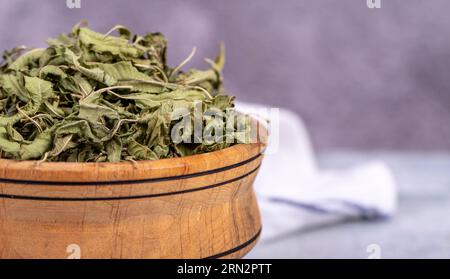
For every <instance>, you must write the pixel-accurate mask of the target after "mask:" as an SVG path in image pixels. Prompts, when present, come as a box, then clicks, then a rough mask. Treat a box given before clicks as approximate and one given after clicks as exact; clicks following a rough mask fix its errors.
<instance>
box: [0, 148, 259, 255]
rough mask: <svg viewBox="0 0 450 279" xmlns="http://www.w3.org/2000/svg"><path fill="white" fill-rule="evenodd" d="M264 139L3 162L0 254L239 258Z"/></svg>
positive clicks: (254, 217)
mask: <svg viewBox="0 0 450 279" xmlns="http://www.w3.org/2000/svg"><path fill="white" fill-rule="evenodd" d="M263 149H264V144H263V143H261V142H258V143H254V144H245V145H244V144H238V145H234V146H232V147H230V148H227V149H224V150H220V151H216V152H211V153H206V154H201V155H195V156H189V157H182V158H175V159H164V160H158V161H141V162H137V163H135V164H133V163H126V162H123V163H63V162H62V163H42V164H39V165H38V164H36V163H35V162H32V161H23V162H18V161H11V160H0V257H1V258H67V257H68V256H69V253H68V252H67V250H66V249H67V247H68V246H69V245H71V244H76V245H78V246H79V247H80V252H81V254H80V256H81V258H209V257H220V258H239V257H242V256H243V255H245V253H246V252H248V251H249V250H250V249H251V247H253V245H254V244H255V243H256V240H257V238H258V236H259V233H260V230H261V223H260V217H259V212H258V206H257V203H256V197H255V193H254V190H253V181H254V179H255V176H256V174H257V172H258V169H259V165H260V164H261V161H262V157H263V156H262V152H263Z"/></svg>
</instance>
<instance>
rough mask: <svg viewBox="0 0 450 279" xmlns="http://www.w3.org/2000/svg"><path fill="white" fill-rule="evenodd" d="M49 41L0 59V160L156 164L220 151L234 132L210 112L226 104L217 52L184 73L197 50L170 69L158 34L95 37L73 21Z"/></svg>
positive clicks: (120, 32) (121, 31)
mask: <svg viewBox="0 0 450 279" xmlns="http://www.w3.org/2000/svg"><path fill="white" fill-rule="evenodd" d="M113 33H117V35H113ZM47 43H48V46H47V48H36V49H27V48H25V47H17V48H14V49H12V50H10V51H5V52H4V54H3V62H2V63H0V157H1V158H6V159H14V160H47V161H76V162H104V161H109V162H119V161H124V160H157V159H161V158H173V157H180V156H187V155H193V154H198V153H203V152H210V151H215V150H218V149H222V148H226V147H228V146H230V145H232V144H234V143H235V142H236V140H235V137H237V136H238V135H241V134H242V131H240V132H239V131H237V130H236V129H237V126H238V125H237V124H233V125H232V126H231V129H230V127H229V126H227V127H225V124H224V123H228V122H230V121H228V120H227V119H224V120H223V121H221V120H220V119H218V118H214V117H212V116H211V113H210V112H211V111H213V112H217V115H220V116H225V115H227V114H226V112H227V111H228V110H230V109H232V108H233V107H234V97H232V96H228V95H226V94H224V92H223V88H222V69H223V66H224V63H225V51H224V47H223V46H221V48H220V53H219V55H218V57H217V58H216V59H215V60H210V59H206V62H207V63H208V64H209V65H208V66H209V69H206V70H197V69H188V70H186V71H183V70H182V69H183V68H184V66H185V65H186V64H187V63H188V62H189V60H190V59H191V58H192V56H193V55H194V53H195V48H194V49H193V51H192V52H191V54H190V55H189V56H188V57H187V58H186V59H185V60H184V61H182V62H181V63H180V64H179V65H177V66H175V67H170V66H169V65H167V63H166V53H167V41H166V39H165V37H164V36H163V35H162V34H160V33H147V34H145V35H135V34H133V33H132V32H131V31H130V30H128V29H127V28H126V27H124V26H121V25H117V26H115V27H114V28H112V29H111V31H109V32H107V33H105V34H102V33H98V32H95V31H93V30H90V29H89V28H87V27H81V24H79V25H76V26H75V27H74V28H73V29H72V31H71V32H70V33H68V34H62V35H60V36H59V37H57V38H54V39H49V40H48V41H47ZM208 111H209V113H206V112H208ZM196 113H197V114H198V115H197V116H196ZM225 118H226V116H225ZM180 123H181V124H183V125H180ZM196 128H200V133H196ZM203 130H204V131H206V132H207V134H208V136H207V139H205V140H204V139H203V134H202V131H203ZM225 132H227V133H228V134H227V136H225V135H224V133H225ZM230 136H231V138H232V140H228V141H224V140H223V139H225V138H227V139H229V138H230Z"/></svg>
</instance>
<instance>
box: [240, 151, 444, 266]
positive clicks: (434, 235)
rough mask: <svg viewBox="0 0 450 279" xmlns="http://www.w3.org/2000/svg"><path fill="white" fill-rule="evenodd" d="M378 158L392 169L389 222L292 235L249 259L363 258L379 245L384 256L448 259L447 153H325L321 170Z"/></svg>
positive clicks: (348, 224) (260, 245) (259, 249)
mask: <svg viewBox="0 0 450 279" xmlns="http://www.w3.org/2000/svg"><path fill="white" fill-rule="evenodd" d="M373 158H379V159H382V160H384V161H386V162H387V163H388V165H389V166H390V167H391V168H392V170H393V172H394V175H395V177H396V180H397V182H398V189H399V208H398V212H397V214H396V216H394V217H393V218H392V219H389V220H383V221H377V222H369V221H361V220H360V221H351V222H345V223H340V224H330V225H328V226H323V227H317V228H312V229H308V231H301V230H299V231H293V232H291V233H290V234H288V235H285V236H283V237H280V238H279V239H276V240H272V241H270V242H266V243H264V242H261V243H258V244H257V246H256V247H255V249H253V250H252V251H251V252H250V253H249V254H248V255H247V258H367V257H368V256H369V254H370V253H368V252H367V250H366V249H367V246H368V245H370V244H377V245H379V246H380V248H381V257H382V258H450V153H448V152H442V153H438V152H436V153H417V152H409V153H408V152H403V153H400V152H396V153H394V152H364V153H363V152H352V151H339V152H336V151H334V152H333V151H331V152H323V153H321V154H320V156H319V162H320V165H321V167H323V168H340V167H345V166H350V165H353V164H357V163H359V162H364V161H367V160H369V159H373Z"/></svg>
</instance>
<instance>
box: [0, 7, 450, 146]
mask: <svg viewBox="0 0 450 279" xmlns="http://www.w3.org/2000/svg"><path fill="white" fill-rule="evenodd" d="M381 3H382V7H381V9H368V8H367V6H366V0H283V1H274V0H253V1H250V0H226V1H212V0H197V1H193V0H81V8H80V9H69V8H68V7H67V6H66V0H0V49H2V50H3V49H8V48H12V47H14V46H16V45H21V44H25V45H27V46H42V45H43V44H44V40H45V39H46V38H47V37H52V36H55V35H57V34H58V33H60V32H63V31H64V32H68V31H70V28H71V27H72V26H73V25H74V24H75V23H77V22H78V21H80V20H81V19H87V20H88V21H89V26H90V27H92V28H94V29H96V30H97V31H100V32H106V31H108V30H109V29H110V28H111V27H112V26H113V25H115V24H122V25H126V26H128V27H129V28H131V29H132V30H133V31H135V32H140V33H145V32H147V31H161V32H163V33H164V34H166V36H167V37H168V40H169V62H170V63H171V64H172V65H174V64H177V63H178V62H179V61H181V60H183V59H184V58H185V57H186V56H187V55H188V54H189V52H190V51H191V49H192V47H193V46H194V45H195V46H197V48H198V51H197V56H196V57H195V58H194V60H193V61H192V63H191V65H193V66H197V67H201V66H203V65H204V64H203V60H202V58H203V57H214V56H215V54H216V52H217V50H218V44H219V43H220V42H221V41H224V42H225V44H226V47H227V65H226V69H225V80H226V87H227V88H228V90H229V91H230V93H231V94H234V95H236V96H237V97H238V98H239V99H240V100H244V101H250V102H258V103H264V104H269V105H271V106H275V107H287V108H289V109H291V110H293V111H295V112H297V113H299V114H300V115H301V116H302V117H303V118H304V120H305V121H306V123H307V125H308V128H309V129H310V131H311V134H312V137H313V142H314V145H315V147H316V148H319V149H328V148H357V149H401V150H408V149H421V150H443V149H450V16H449V13H450V1H448V0H427V1H424V0H381Z"/></svg>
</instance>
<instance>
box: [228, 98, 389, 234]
mask: <svg viewBox="0 0 450 279" xmlns="http://www.w3.org/2000/svg"><path fill="white" fill-rule="evenodd" d="M236 107H237V109H238V110H240V111H242V112H245V113H251V114H252V115H257V116H259V117H261V118H263V119H270V124H269V125H268V126H269V130H270V132H271V137H270V140H269V146H268V149H267V153H266V156H265V158H264V161H263V164H262V166H261V169H260V171H259V174H258V176H257V178H256V181H255V190H256V194H257V197H258V202H259V206H260V210H261V216H262V223H263V228H264V229H263V233H262V236H261V238H262V240H263V241H264V240H267V239H272V238H277V237H278V236H281V235H284V234H288V233H290V232H292V231H298V230H303V229H305V230H306V229H311V228H315V227H316V226H322V225H330V224H338V223H341V222H342V221H345V220H349V219H352V220H355V219H365V220H373V219H378V218H386V217H390V216H392V215H393V214H394V212H395V210H396V203H397V199H396V186H395V180H394V178H393V175H392V173H391V171H390V170H389V168H388V166H386V164H385V163H384V162H382V161H372V162H367V163H365V164H363V165H358V166H354V167H351V168H348V169H343V170H326V171H323V170H320V169H318V167H317V164H316V159H315V156H314V152H313V149H312V146H311V142H310V139H309V135H308V132H307V130H306V128H305V125H304V123H303V121H302V120H301V119H300V118H299V117H298V116H297V115H296V114H295V113H293V112H290V111H288V110H285V109H279V110H278V111H277V110H275V111H273V110H272V111H271V110H269V108H267V107H264V106H260V105H255V104H247V103H238V104H237V105H236Z"/></svg>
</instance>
